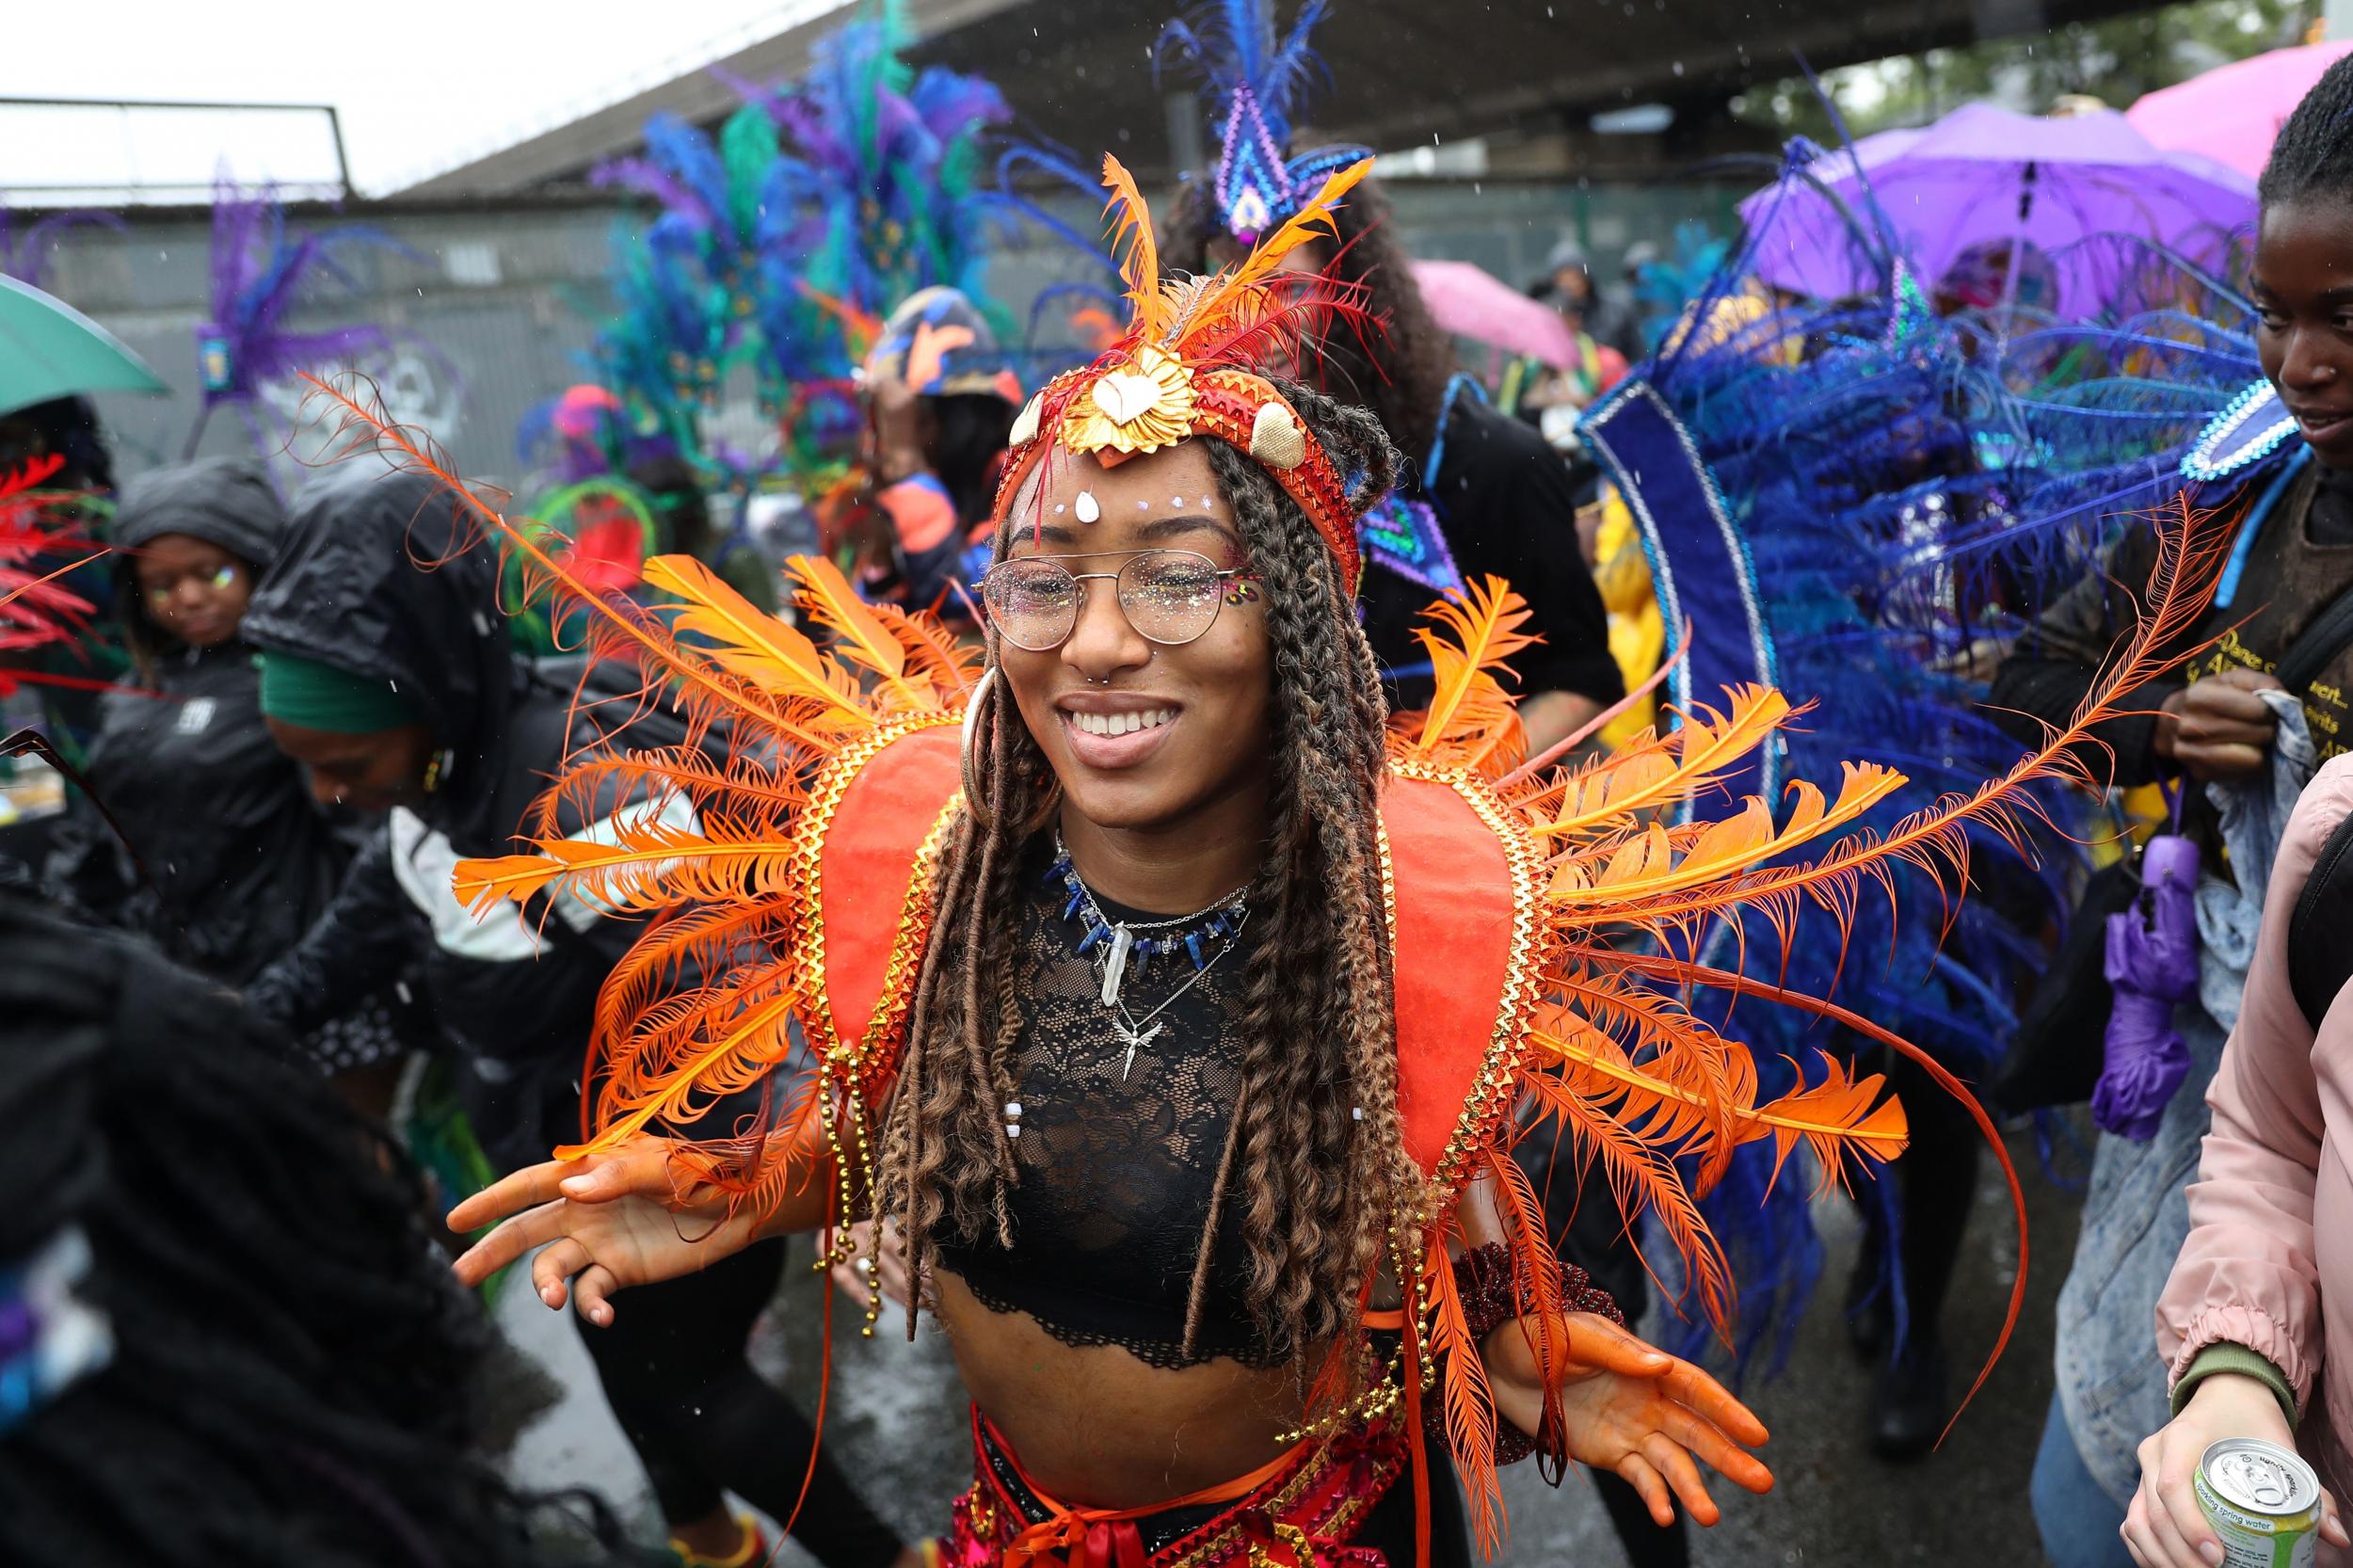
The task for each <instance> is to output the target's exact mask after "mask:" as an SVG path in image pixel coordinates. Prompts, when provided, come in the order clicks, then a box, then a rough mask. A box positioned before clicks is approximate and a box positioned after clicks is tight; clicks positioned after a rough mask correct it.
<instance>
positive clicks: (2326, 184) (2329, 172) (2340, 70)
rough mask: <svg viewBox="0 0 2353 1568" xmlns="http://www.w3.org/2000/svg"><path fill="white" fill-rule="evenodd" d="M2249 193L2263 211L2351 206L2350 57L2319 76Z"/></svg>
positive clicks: (2283, 128)
mask: <svg viewBox="0 0 2353 1568" xmlns="http://www.w3.org/2000/svg"><path fill="white" fill-rule="evenodd" d="M2255 192H2256V195H2257V196H2259V197H2260V198H2261V199H2262V201H2263V204H2264V206H2265V207H2266V208H2268V207H2272V206H2285V205H2288V204H2290V203H2292V202H2297V201H2340V202H2353V55H2349V56H2345V58H2343V59H2340V60H2339V61H2337V62H2336V64H2334V65H2332V66H2330V67H2329V69H2328V70H2327V71H2325V72H2322V73H2321V77H2320V80H2319V81H2317V82H2314V83H2313V88H2312V90H2311V91H2310V92H2307V93H2306V94H2305V95H2304V98H2303V102H2301V103H2299V104H2297V105H2296V112H2295V113H2293V114H2291V115H2289V116H2288V119H2287V123H2286V124H2284V125H2282V126H2281V127H2280V135H2279V138H2278V139H2277V140H2275V141H2274V142H2273V143H2272V144H2271V157H2270V158H2269V160H2268V161H2266V162H2265V164H2264V172H2263V178H2262V179H2261V180H2260V181H2258V182H2257V184H2256V186H2255Z"/></svg>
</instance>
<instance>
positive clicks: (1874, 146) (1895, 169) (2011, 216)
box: [1740, 104, 2255, 310]
mask: <svg viewBox="0 0 2353 1568" xmlns="http://www.w3.org/2000/svg"><path fill="white" fill-rule="evenodd" d="M1858 161H1859V162H1860V164H1861V166H1862V170H1863V174H1864V176H1865V178H1867V180H1868V182H1869V186H1870V192H1871V196H1872V197H1873V198H1874V199H1876V200H1877V203H1878V207H1879V210H1880V212H1881V213H1883V214H1884V215H1885V216H1886V220H1887V223H1888V225H1889V226H1890V227H1891V228H1892V229H1893V231H1894V232H1893V233H1892V234H1891V235H1889V236H1886V237H1887V238H1888V239H1892V240H1893V241H1894V242H1895V244H1896V245H1897V248H1899V249H1900V250H1901V251H1902V253H1903V254H1904V255H1905V256H1906V258H1907V259H1908V260H1909V261H1910V262H1911V264H1912V265H1913V268H1914V270H1915V271H1916V272H1917V274H1918V275H1919V276H1920V277H1922V278H1923V279H1926V280H1930V281H1931V282H1933V281H1935V280H1941V279H1943V278H1944V277H1945V275H1946V273H1947V272H1948V271H1949V270H1951V269H1952V268H1953V267H1954V265H1955V264H1956V263H1963V264H1966V263H1967V262H1968V261H1969V260H1971V259H1972V257H1973V254H1974V256H1976V257H1980V258H1981V257H1982V256H1984V255H1985V254H1986V253H1987V251H1988V249H1989V248H1995V249H1998V248H2001V247H2003V246H2005V245H2008V246H2013V247H2014V246H2017V245H2019V243H2020V242H2022V241H2023V242H2024V244H2025V247H2027V248H2028V249H2026V250H2025V251H2024V252H2023V254H2025V255H2026V256H2031V255H2032V254H2033V253H2034V252H2038V251H2039V252H2041V254H2042V255H2043V256H2045V257H2047V256H2049V255H2051V254H2052V253H2053V252H2055V251H2057V250H2059V249H2061V248H2064V247H2067V246H2070V245H2073V244H2074V243H2075V242H2076V241H2078V240H2082V239H2087V238H2089V237H2091V236H2093V235H2127V236H2131V237H2134V238H2138V239H2143V240H2153V241H2155V242H2157V243H2158V244H2161V245H2166V246H2169V247H2171V248H2174V249H2176V250H2179V251H2181V252H2183V253H2184V254H2185V255H2186V256H2188V257H2189V258H2190V259H2191V260H2192V261H2196V262H2200V263H2202V264H2208V265H2213V264H2217V263H2218V262H2219V260H2220V259H2221V254H2222V250H2223V247H2224V245H2225V244H2226V243H2227V242H2228V240H2229V238H2230V237H2231V236H2232V235H2233V233H2235V232H2237V231H2239V230H2241V229H2244V228H2246V227H2248V226H2249V225H2251V224H2252V223H2253V222H2254V220H2255V183H2254V182H2253V181H2252V180H2250V179H2249V178H2248V177H2247V176H2246V175H2244V174H2241V173H2239V172H2238V171H2237V170H2235V169H2233V168H2225V167H2224V166H2222V165H2221V164H2218V163H2216V162H2215V161H2214V160H2212V159H2210V158H2205V157H2201V156H2200V155H2198V154H2197V153H2194V152H2160V151H2158V150H2157V149H2156V148H2154V147H2153V146H2151V145H2150V143H2149V141H2148V139H2147V138H2146V137H2144V136H2141V134H2140V133H2139V132H2137V131H2136V130H2134V129H2133V128H2132V126H2131V125H2129V124H2127V123H2126V122H2125V120H2124V117H2123V116H2122V115H2121V114H2118V113H2117V112H2116V111H2115V110H2113V109H2101V110H2098V111H2095V112H2093V113H2090V114H2083V115H2074V116H2071V117H2069V118H2067V119H2063V120H2044V119H2039V118H2037V117H2035V116H2033V115H2023V114H2016V113H2013V112H2011V111H2010V110H2009V109H2004V108H1997V107H1995V106H1994V105H1993V104H1965V105H1963V106H1962V107H1961V108H1958V109H1955V110H1954V111H1953V112H1952V113H1951V114H1948V115H1946V116H1945V118H1944V119H1943V120H1938V121H1937V122H1936V123H1935V124H1934V125H1931V126H1929V127H1927V128H1925V129H1922V130H1905V131H1883V132H1881V133H1880V134H1879V135H1878V136H1865V138H1864V139H1863V140H1862V141H1860V142H1858V143H1856V144H1855V147H1854V149H1853V151H1852V152H1836V153H1833V154H1830V155H1828V156H1826V157H1822V158H1819V159H1817V160H1816V161H1815V162H1814V163H1813V164H1812V165H1810V166H1809V167H1808V168H1807V170H1806V178H1805V179H1801V180H1792V181H1785V182H1784V183H1782V184H1776V185H1773V186H1770V187H1769V188H1767V189H1765V190H1762V191H1759V192H1758V193H1757V194H1756V195H1754V196H1752V197H1750V198H1749V199H1748V200H1746V201H1744V202H1742V203H1741V204H1740V216H1741V217H1742V219H1743V220H1745V221H1746V222H1747V224H1748V226H1749V238H1750V245H1751V248H1752V251H1753V262H1752V264H1751V265H1752V266H1753V270H1754V271H1755V272H1756V274H1757V275H1758V276H1759V277H1761V278H1762V279H1764V280H1765V281H1767V282H1769V283H1770V284H1772V285H1773V286H1774V287H1776V288H1781V289H1786V290H1788V291H1789V292H1791V293H1793V294H1802V295H1807V296H1813V297H1817V298H1825V299H1834V298H1838V297H1840V296H1847V295H1857V294H1876V293H1878V292H1879V291H1880V290H1881V287H1882V286H1883V279H1882V277H1881V271H1880V268H1879V267H1878V266H1877V265H1876V264H1874V262H1873V260H1872V254H1873V252H1874V251H1875V250H1878V249H1880V248H1881V247H1882V245H1883V244H1884V241H1883V240H1882V238H1881V235H1880V234H1879V232H1877V227H1876V224H1875V222H1874V220H1873V218H1872V216H1871V210H1870V209H1871V203H1870V202H1869V201H1866V200H1863V195H1862V190H1861V188H1860V184H1861V183H1860V182H1859V181H1858V179H1857V176H1856V165H1857V163H1858ZM1817 186H1818V187H1822V188H1817ZM1833 198H1834V200H1833ZM1858 231H1860V232H1858ZM1866 241H1867V243H1866ZM2003 254H2004V255H2007V254H2008V252H2007V251H2004V252H2003ZM2095 281H2105V280H2095ZM2042 303H2044V305H2045V306H2046V307H2047V308H2051V309H2057V310H2065V309H2067V308H2068V302H2067V301H2066V300H2063V299H2060V300H2046V301H2043V302H2042Z"/></svg>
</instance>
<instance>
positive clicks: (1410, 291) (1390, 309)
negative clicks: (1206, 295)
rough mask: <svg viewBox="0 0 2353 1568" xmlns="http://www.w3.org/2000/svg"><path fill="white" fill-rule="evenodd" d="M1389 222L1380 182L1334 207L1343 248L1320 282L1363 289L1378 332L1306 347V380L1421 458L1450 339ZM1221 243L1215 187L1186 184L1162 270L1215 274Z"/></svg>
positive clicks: (1447, 366) (1433, 426) (1349, 333)
mask: <svg viewBox="0 0 2353 1568" xmlns="http://www.w3.org/2000/svg"><path fill="white" fill-rule="evenodd" d="M1391 217H1392V211H1391V208H1390V205H1389V198H1388V195H1387V193H1386V192H1385V191H1384V190H1383V189H1382V188H1381V182H1380V181H1378V180H1365V181H1362V182H1360V183H1359V184H1357V186H1356V188H1355V189H1354V190H1353V191H1351V192H1349V193H1348V200H1346V201H1343V202H1342V203H1340V205H1339V206H1338V207H1337V209H1335V210H1334V212H1333V214H1332V226H1333V228H1334V229H1335V230H1336V231H1337V233H1338V235H1339V248H1338V249H1337V251H1336V252H1335V253H1334V255H1333V257H1332V260H1331V263H1330V264H1329V265H1327V266H1326V267H1325V269H1324V275H1325V276H1326V277H1328V278H1332V279H1336V280H1338V281H1340V282H1342V283H1347V284H1353V285H1355V286H1358V287H1361V288H1362V289H1363V290H1364V302H1365V308H1366V310H1367V311H1368V312H1370V314H1371V316H1372V318H1373V320H1374V321H1376V322H1378V323H1379V326H1378V328H1368V329H1367V330H1366V331H1365V332H1364V333H1363V334H1362V335H1361V336H1360V335H1359V334H1358V333H1357V332H1356V331H1354V330H1353V329H1352V328H1347V327H1344V326H1337V325H1336V326H1335V327H1334V328H1332V329H1331V330H1330V331H1329V332H1327V333H1326V334H1325V335H1324V336H1323V337H1322V338H1321V340H1320V341H1318V342H1317V343H1315V344H1311V345H1310V351H1311V356H1312V357H1311V360H1310V365H1309V373H1308V376H1307V379H1309V380H1311V381H1314V382H1315V383H1316V384H1317V385H1318V386H1320V387H1321V388H1322V389H1323V390H1324V391H1325V392H1330V393H1331V394H1333V395H1334V396H1335V397H1337V398H1340V399H1341V400H1343V401H1345V402H1349V403H1358V404H1362V405H1363V406H1364V407H1366V408H1370V409H1371V410H1372V411H1373V412H1374V413H1376V414H1378V415H1379V416H1380V417H1381V427H1382V429H1384V430H1385V431H1387V432H1388V437H1389V444H1390V445H1391V446H1394V447H1395V448H1397V450H1398V451H1400V452H1401V453H1404V454H1406V455H1407V456H1412V457H1418V455H1419V454H1422V453H1425V452H1428V451H1429V450H1430V448H1431V446H1432V444H1433V442H1435V441H1436V440H1437V438H1438V424H1439V422H1440V421H1441V420H1442V419H1443V418H1444V417H1445V415H1446V391H1447V385H1448V383H1449V381H1451V380H1452V379H1453V376H1454V372H1455V368H1456V363H1455V353H1454V340H1453V338H1451V337H1449V335H1448V334H1447V333H1446V332H1444V331H1442V330H1440V329H1439V327H1438V323H1437V318H1436V317H1434V316H1433V315H1432V314H1431V313H1430V306H1429V303H1428V302H1427V301H1426V300H1424V299H1423V298H1422V296H1421V285H1420V284H1419V283H1417V282H1416V281H1415V280H1414V268H1413V261H1412V259H1411V258H1410V257H1409V256H1407V255H1406V253H1405V246H1404V243H1403V242H1402V241H1401V240H1400V239H1399V237H1398V233H1397V228H1396V225H1395V224H1394V223H1393V222H1392V221H1391ZM1225 237H1226V234H1225V218H1224V216H1222V215H1221V214H1220V213H1219V211H1218V205H1217V197H1216V193H1215V192H1214V191H1212V190H1211V189H1210V185H1209V181H1207V180H1203V179H1197V178H1196V179H1193V180H1189V181H1187V182H1186V183H1185V185H1184V187H1183V189H1182V190H1181V191H1180V192H1179V193H1178V195H1177V207H1176V211H1175V212H1174V213H1172V214H1171V215H1170V216H1169V220H1168V232H1167V234H1166V235H1165V236H1163V237H1162V239H1161V241H1160V265H1161V266H1162V267H1163V268H1165V269H1167V270H1169V271H1172V272H1192V273H1206V272H1209V271H1212V270H1214V269H1213V268H1212V267H1211V266H1210V265H1209V246H1210V244H1211V243H1212V242H1214V241H1217V240H1220V239H1224V238H1225Z"/></svg>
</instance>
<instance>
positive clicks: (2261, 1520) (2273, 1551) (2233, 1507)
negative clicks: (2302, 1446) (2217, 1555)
mask: <svg viewBox="0 0 2353 1568" xmlns="http://www.w3.org/2000/svg"><path fill="white" fill-rule="evenodd" d="M2191 1486H2192V1489H2193V1490H2195V1491H2196V1492H2197V1494H2198V1506H2199V1508H2200V1509H2201V1511H2203V1512H2204V1513H2205V1515H2206V1523H2208V1524H2209V1525H2212V1526H2213V1527H2214V1532H2215V1534H2217V1535H2218V1536H2220V1537H2221V1538H2222V1563H2223V1568H2312V1563H2313V1556H2314V1554H2315V1553H2316V1552H2317V1551H2318V1550H2319V1547H2318V1544H2317V1543H2318V1540H2319V1535H2320V1478H2319V1477H2318V1476H2317V1475H2315V1474H2313V1467H2312V1466H2311V1465H2309V1464H2305V1463H2304V1461H2303V1460H2302V1459H2300V1458H2298V1457H2297V1452H2296V1450H2295V1449H2293V1448H2281V1446H2280V1445H2279V1444H2277V1443H2265V1442H2264V1441H2263V1440H2262V1439H2260V1438H2255V1437H2228V1438H2225V1439H2223V1440H2222V1441H2221V1442H2219V1443H2217V1444H2215V1445H2214V1446H2213V1447H2211V1448H2208V1449H2207V1450H2206V1451H2205V1454H2204V1456H2203V1457H2202V1458H2201V1459H2200V1460H2199V1461H2198V1474H2197V1475H2196V1476H2195V1477H2193V1478H2192V1479H2191Z"/></svg>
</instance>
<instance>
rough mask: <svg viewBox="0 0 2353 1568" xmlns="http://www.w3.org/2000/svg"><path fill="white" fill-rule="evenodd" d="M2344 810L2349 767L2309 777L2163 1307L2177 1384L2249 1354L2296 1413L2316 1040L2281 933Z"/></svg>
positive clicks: (2311, 1282)
mask: <svg viewBox="0 0 2353 1568" xmlns="http://www.w3.org/2000/svg"><path fill="white" fill-rule="evenodd" d="M2349 808H2353V757H2346V758H2339V759H2336V760H2331V761H2330V762H2329V763H2328V764H2327V765H2326V766H2324V767H2323V768H2322V769H2321V770H2320V772H2319V773H2318V774H2317V775H2316V776H2314V777H2313V781H2312V783H2311V784H2310V785H2309V786H2307V787H2306V789H2305V791H2304V793H2303V796H2302V798H2301V799H2299V800H2298V801H2297V804H2296V811H2295V814H2294V815H2293V816H2292V817H2291V818H2290V819H2289V822H2288V829H2287V834H2286V836H2285V838H2283V839H2282V840H2281V844H2280V856H2279V859H2278V860H2277V861H2276V862H2275V863H2274V864H2273V866H2272V871H2271V887H2270V889H2269V891H2268V893H2267V894H2266V896H2265V900H2264V916H2263V930H2262V935H2261V936H2258V937H2257V939H2256V944H2255V961H2254V966H2253V968H2250V969H2249V971H2248V976H2247V993H2246V998H2245V1000H2244V1002H2243V1003H2242V1005H2241V1009H2240V1012H2239V1019H2238V1028H2237V1029H2236V1030H2234V1031H2233V1032H2232V1034H2231V1039H2230V1043H2229V1044H2228V1045H2226V1046H2225V1047H2224V1048H2223V1050H2222V1064H2221V1066H2220V1068H2219V1069H2218V1070H2217V1072H2216V1074H2215V1079H2214V1083H2213V1086H2212V1087H2211V1088H2209V1089H2208V1090H2207V1091H2206V1103H2207V1104H2208V1105H2209V1106H2210V1107H2212V1109H2213V1112H2214V1127H2213V1129H2212V1130H2211V1131H2209V1132H2208V1133H2207V1134H2206V1143H2205V1149H2204V1153H2203V1155H2202V1157H2201V1160H2200V1161H2199V1167H2198V1180H2197V1181H2196V1182H2195V1183H2194V1184H2193V1185H2192V1186H2191V1187H2190V1189H2189V1225H2190V1229H2189V1240H2187V1241H2185V1243H2183V1246H2182V1254H2181V1256H2180V1257H2179V1258H2178V1259H2177V1260H2175V1262H2174V1265H2173V1273H2172V1277H2171V1278H2170V1279H2169V1280H2168V1281H2167V1282H2166V1288H2165V1294H2164V1296H2163V1298H2162V1299H2160V1300H2159V1301H2158V1303H2157V1350H2158V1352H2159V1353H2160V1354H2162V1355H2163V1356H2164V1357H2165V1358H2166V1361H2167V1364H2168V1367H2169V1382H2171V1381H2178V1380H2179V1379H2180V1377H2181V1375H2182V1374H2183V1372H2185V1370H2187V1369H2188V1367H2189V1364H2190V1362H2191V1360H2192V1359H2193V1358H2194V1357H2195V1356H2196V1355H2197V1354H2198V1352H2200V1351H2201V1350H2203V1349H2205V1348H2206V1347H2207V1346H2208V1345H2214V1344H2236V1345H2244V1346H2246V1347H2247V1348H2248V1349H2249V1350H2251V1351H2253V1352H2255V1353H2256V1354H2258V1355H2260V1356H2262V1357H2264V1358H2265V1360H2267V1361H2269V1362H2270V1363H2271V1364H2272V1365H2273V1366H2275V1367H2277V1368H2280V1370H2281V1373H2283V1374H2284V1375H2285V1376H2286V1378H2287V1380H2288V1382H2289V1384H2291V1385H2292V1386H2293V1387H2294V1388H2295V1390H2296V1400H2297V1406H2298V1408H2301V1407H2302V1405H2303V1403H2304V1400H2305V1399H2306V1397H2307V1396H2308V1395H2309V1394H2310V1393H2311V1391H2312V1386H2313V1374H2314V1372H2315V1371H2316V1370H2317V1369H2318V1367H2319V1363H2320V1351H2321V1322H2320V1288H2319V1272H2318V1268H2317V1266H2316V1264H2315V1263H2314V1261H2313V1181H2314V1173H2315V1172H2316V1171H2317V1170H2318V1168H2319V1160H2320V1139H2321V1114H2320V1092H2319V1087H2318V1083H2317V1080H2316V1078H2315V1076H2314V1073H2313V1031H2312V1028H2311V1026H2309V1025H2308V1024H2306V1023H2305V1021H2304V1014H2303V1011H2302V1009H2300V1008H2298V1007H2297V1004H2296V998H2295V995H2294V994H2293V993H2292V992H2291V991H2290V990H2289V988H2288V968H2287V928H2288V918H2289V916H2290V915H2291V914H2293V913H2294V912H2295V909H2296V901H2297V897H2298V896H2299V895H2301V894H2302V892H2303V890H2304V884H2305V883H2306V881H2308V880H2309V879H2310V878H2311V875H2312V870H2313V860H2314V859H2315V858H2317V857H2318V856H2319V853H2320V848H2321V845H2322V844H2323V843H2324V842H2326V841H2327V840H2328V837H2329V833H2330V832H2331V831H2332V830H2334V828H2335V827H2336V825H2337V824H2338V823H2340V822H2341V821H2343V820H2344V818H2345V813H2346V811H2347V810H2348V809H2349ZM2337 1027H2338V1028H2339V1029H2344V1028H2345V1027H2347V1026H2346V1025H2345V1023H2343V1022H2342V1021H2339V1023H2338V1025H2337Z"/></svg>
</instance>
